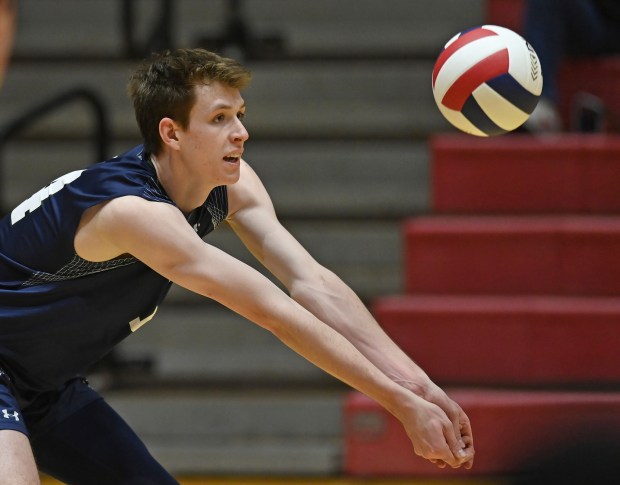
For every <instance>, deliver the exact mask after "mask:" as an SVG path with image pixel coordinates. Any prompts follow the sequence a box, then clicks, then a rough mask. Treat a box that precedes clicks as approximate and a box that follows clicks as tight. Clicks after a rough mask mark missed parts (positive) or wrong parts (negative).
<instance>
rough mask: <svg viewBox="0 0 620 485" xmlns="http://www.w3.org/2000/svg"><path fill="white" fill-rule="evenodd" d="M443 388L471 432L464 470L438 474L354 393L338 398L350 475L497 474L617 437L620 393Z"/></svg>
mask: <svg viewBox="0 0 620 485" xmlns="http://www.w3.org/2000/svg"><path fill="white" fill-rule="evenodd" d="M448 393H449V394H450V396H451V397H453V398H454V399H455V400H456V401H458V402H459V403H460V405H461V406H462V407H463V410H464V411H465V412H466V413H467V415H468V416H469V418H470V420H471V423H472V426H473V429H474V440H475V445H476V458H475V463H474V468H473V469H472V470H471V471H469V470H465V469H464V468H460V469H456V470H453V469H450V468H446V469H443V470H439V471H438V469H437V467H436V466H435V465H432V464H430V463H428V462H426V461H424V460H422V459H420V458H417V457H416V456H415V454H414V453H413V448H412V445H411V442H410V441H409V439H408V438H407V435H406V434H405V432H404V431H403V429H402V426H401V425H400V423H399V422H398V421H397V420H396V418H394V417H393V416H392V415H390V414H388V413H387V412H386V411H384V410H383V409H381V408H379V407H378V406H377V405H376V404H375V403H374V401H372V400H370V399H369V398H367V397H365V396H363V395H361V394H351V395H350V396H349V397H348V399H347V401H346V403H345V432H346V436H347V442H346V452H345V463H344V468H345V471H346V472H347V473H348V474H350V475H356V476H405V475H408V476H437V475H441V476H450V475H459V476H472V475H492V476H500V475H502V476H503V475H507V474H514V473H517V472H520V471H521V470H523V469H524V468H525V467H527V466H529V465H531V464H532V463H534V462H535V461H536V460H539V459H540V458H541V456H544V455H545V454H547V455H549V454H550V453H553V452H557V451H560V450H561V449H562V448H563V447H568V446H571V445H575V444H576V443H579V442H580V441H586V440H590V439H593V437H594V438H596V436H597V435H599V437H602V436H605V437H607V436H613V435H616V436H618V435H619V434H620V412H619V411H620V393H600V392H599V393H596V392H559V391H553V392H551V391H527V392H522V391H515V390H489V389H455V390H450V389H448ZM536 483H538V482H536ZM553 483H559V482H553ZM572 483H575V482H572ZM584 483H585V482H584ZM606 483H612V482H606Z"/></svg>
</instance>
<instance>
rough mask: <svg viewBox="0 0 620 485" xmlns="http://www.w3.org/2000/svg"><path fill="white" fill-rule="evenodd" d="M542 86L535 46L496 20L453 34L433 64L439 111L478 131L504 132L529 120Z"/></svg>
mask: <svg viewBox="0 0 620 485" xmlns="http://www.w3.org/2000/svg"><path fill="white" fill-rule="evenodd" d="M542 85H543V77H542V71H541V68H540V62H539V60H538V56H537V55H536V52H535V51H534V49H533V48H532V46H531V45H530V44H529V43H528V42H527V41H526V40H525V39H524V38H523V37H521V36H520V35H519V34H517V33H515V32H513V31H512V30H510V29H507V28H505V27H500V26H497V25H482V26H480V27H475V28H472V29H469V30H466V31H463V32H460V33H458V34H457V35H455V36H454V37H452V38H451V39H450V40H449V41H448V42H447V44H446V45H445V47H444V49H443V51H442V52H441V53H440V54H439V56H438V58H437V61H436V62H435V67H434V69H433V95H434V96H435V102H436V103H437V106H438V107H439V111H441V113H442V114H443V116H444V117H445V118H446V119H447V120H448V121H449V122H450V123H451V124H452V125H454V126H455V127H456V128H458V129H459V130H461V131H464V132H465V133H469V134H471V135H476V136H495V135H501V134H503V133H507V132H509V131H512V130H515V129H517V128H518V127H519V126H521V125H522V124H523V123H525V121H526V120H527V119H528V117H529V116H530V114H531V113H532V111H534V108H535V107H536V104H537V103H538V99H539V98H540V93H541V91H542Z"/></svg>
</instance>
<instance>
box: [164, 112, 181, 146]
mask: <svg viewBox="0 0 620 485" xmlns="http://www.w3.org/2000/svg"><path fill="white" fill-rule="evenodd" d="M179 129H180V126H179V125H178V124H177V123H176V122H175V121H174V120H173V119H172V118H162V119H161V120H160V121H159V136H160V137H161V139H162V141H163V142H164V145H166V146H168V147H170V148H172V149H173V150H178V148H179V139H178V138H177V131H178V130H179Z"/></svg>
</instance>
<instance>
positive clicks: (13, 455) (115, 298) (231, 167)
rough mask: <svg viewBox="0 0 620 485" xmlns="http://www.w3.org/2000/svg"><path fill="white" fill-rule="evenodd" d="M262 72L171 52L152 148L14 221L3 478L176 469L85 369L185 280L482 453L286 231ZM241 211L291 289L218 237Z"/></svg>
mask: <svg viewBox="0 0 620 485" xmlns="http://www.w3.org/2000/svg"><path fill="white" fill-rule="evenodd" d="M249 81H250V74H249V72H248V71H247V70H246V69H245V68H243V67H242V66H241V65H239V64H238V63H237V62H235V61H233V60H231V59H225V58H221V57H219V56H217V55H215V54H213V53H210V52H207V51H204V50H201V49H180V50H177V51H174V52H172V53H170V52H167V53H164V54H161V55H156V56H154V57H153V58H152V59H150V60H148V61H147V62H145V63H144V64H143V65H141V66H140V67H139V68H138V69H137V71H136V72H135V73H134V75H133V76H132V77H131V79H130V83H129V93H130V95H131V97H132V99H133V102H134V108H135V111H136V118H137V120H138V124H139V126H140V130H141V133H142V135H143V138H144V146H139V147H137V148H134V149H133V150H131V151H129V152H127V153H125V154H123V155H120V156H119V157H115V158H113V159H111V160H109V161H106V162H104V163H100V164H97V165H95V166H92V167H90V168H88V169H86V170H81V171H76V172H73V173H70V174H68V175H65V176H64V177H61V178H59V179H58V180H56V181H54V182H53V183H52V184H51V185H50V186H48V187H46V188H44V189H42V190H40V191H39V192H37V193H36V194H35V195H33V196H32V197H31V198H30V199H28V200H26V201H24V202H23V203H22V204H20V205H19V206H18V207H16V208H15V209H14V210H13V211H12V212H11V214H10V215H8V216H7V217H6V218H5V219H4V220H3V221H2V222H1V223H0V367H2V374H1V376H0V377H1V380H0V412H2V413H3V416H4V418H3V417H2V416H1V415H0V429H1V430H0V449H2V450H3V453H2V454H0V470H2V473H0V484H4V483H7V484H8V483H10V484H11V485H17V484H22V483H23V484H31V483H37V473H36V465H35V463H36V464H37V465H38V466H39V468H40V469H41V470H44V471H46V472H47V473H49V474H51V475H53V476H56V477H57V478H59V479H60V480H64V481H66V482H69V483H72V484H87V485H93V484H98V483H101V484H106V485H110V484H116V483H140V484H147V483H149V484H150V483H152V484H158V485H162V484H167V483H176V481H175V480H174V479H173V478H172V477H171V476H170V475H169V474H168V473H166V472H165V471H164V470H163V469H162V468H161V466H160V465H158V464H157V463H156V462H155V460H154V459H153V458H152V457H151V456H150V455H149V453H148V451H147V450H146V449H145V447H144V446H143V445H142V443H141V442H140V440H139V439H138V438H137V436H136V435H135V434H134V433H133V432H132V431H131V430H130V429H129V427H128V426H127V425H126V424H125V423H124V422H123V421H122V420H121V418H120V417H119V416H118V415H116V413H114V411H113V410H112V409H111V408H109V406H108V405H107V404H106V403H105V402H104V401H103V399H101V397H100V396H99V395H98V394H97V393H96V392H95V391H94V390H92V389H91V388H89V387H88V385H87V384H86V383H85V382H84V381H83V380H82V379H81V378H79V377H76V376H77V375H79V373H80V372H81V371H82V370H83V369H85V368H86V367H87V366H89V365H90V364H92V363H93V362H95V361H96V360H98V359H99V358H100V357H101V356H103V355H104V354H105V353H106V352H108V351H109V350H110V349H111V348H112V347H113V346H114V345H115V344H116V343H118V342H119V341H120V340H122V339H123V338H125V337H127V336H128V335H129V334H131V333H132V332H133V331H135V330H137V329H138V328H139V327H140V326H141V325H142V324H144V323H146V322H147V321H148V320H149V319H150V318H151V317H152V316H153V315H154V314H155V312H156V310H157V306H158V305H159V304H160V303H161V301H162V299H163V298H164V296H165V294H166V293H167V291H168V289H169V287H170V284H171V282H174V283H176V284H178V285H181V286H183V287H185V288H188V289H189V290H192V291H194V292H196V293H198V294H201V295H204V296H205V297H208V298H212V299H214V300H217V301H218V302H220V303H222V304H224V305H226V306H227V307H229V308H231V309H232V310H234V311H235V312H237V313H239V314H240V315H243V316H244V317H246V318H248V319H249V320H251V321H253V322H255V323H256V324H258V325H260V326H262V327H264V328H265V329H267V330H269V331H271V332H273V333H274V334H275V335H276V336H277V337H278V338H279V339H280V340H282V342H284V343H285V344H286V345H288V346H289V347H291V348H292V349H294V350H295V351H297V352H298V353H299V354H301V355H302V356H304V357H305V358H307V359H308V360H310V361H311V362H313V363H314V364H316V365H317V366H319V367H321V368H322V369H324V370H325V371H327V372H329V373H330V374H332V375H334V376H335V377H337V378H339V379H341V380H342V381H344V382H346V383H347V384H349V385H351V386H353V387H354V388H356V389H359V390H360V391H362V392H364V393H366V394H367V395H368V396H370V397H372V398H374V399H376V400H377V401H378V402H379V403H381V404H382V405H383V406H384V407H385V408H386V409H387V410H389V411H390V412H391V413H392V414H393V415H394V416H396V417H397V418H398V419H399V420H400V421H401V422H402V424H403V426H404V428H405V430H406V431H407V433H408V435H409V436H410V438H411V441H412V443H413V447H414V450H415V452H416V453H417V454H418V455H420V456H423V457H425V458H427V459H429V460H431V461H433V462H435V463H437V464H438V465H439V466H442V467H443V466H446V465H449V466H453V467H459V466H461V465H465V466H466V467H470V466H471V464H472V462H473V455H474V450H473V441H472V434H471V428H470V424H469V421H468V419H467V417H466V415H465V414H464V413H463V411H462V410H461V408H460V407H459V406H458V405H457V404H456V403H454V402H453V401H452V400H451V399H449V398H448V396H447V395H446V394H445V393H444V392H443V391H442V390H440V389H439V388H438V387H437V386H436V385H435V384H433V383H432V382H431V381H430V379H429V378H428V377H427V376H426V374H425V373H424V372H423V371H422V370H421V369H420V368H419V367H418V366H417V365H415V364H414V362H412V361H411V359H409V358H408V357H407V356H406V355H405V354H404V353H403V352H402V351H401V350H400V349H399V348H398V347H397V346H396V345H395V344H394V343H393V342H392V341H391V340H390V339H389V338H388V337H387V336H386V335H385V334H384V333H383V332H382V331H381V329H380V328H379V326H378V325H377V323H376V322H375V321H374V320H373V318H372V317H371V315H370V314H369V313H368V311H367V310H366V308H365V307H364V305H363V304H362V303H361V301H360V300H359V299H358V298H357V297H356V296H355V294H354V293H353V292H352V290H351V289H350V288H348V287H347V286H346V285H345V284H344V283H343V282H342V281H341V280H340V279H339V278H337V277H336V276H335V275H334V274H333V273H331V272H330V271H328V270H327V269H325V268H324V267H322V266H320V265H319V264H318V263H317V262H316V261H315V260H314V259H313V258H312V257H311V256H310V255H309V254H308V253H307V252H306V251H305V250H304V248H303V247H302V246H301V245H300V244H299V243H298V242H297V241H296V240H295V239H294V238H293V236H292V235H291V234H289V233H288V232H287V231H286V229H284V227H283V226H282V225H281V224H280V223H279V221H278V219H277V217H276V214H275V212H274V208H273V206H272V203H271V200H270V198H269V196H268V195H267V192H266V191H265V189H264V187H263V185H262V184H261V181H260V180H259V178H258V177H257V175H256V174H255V173H254V171H253V170H252V169H251V167H250V166H249V165H248V164H247V163H246V162H245V161H244V160H243V159H242V155H243V148H244V143H245V142H246V140H247V139H248V133H247V131H246V129H245V127H244V126H243V123H242V118H243V115H244V112H245V104H244V101H243V98H242V97H241V93H240V91H241V89H243V88H244V87H245V86H246V85H247V84H248V83H249ZM224 221H226V222H227V223H228V224H230V226H231V227H232V228H233V229H234V231H235V232H236V234H237V235H238V236H239V237H240V238H241V240H242V241H243V242H244V244H245V245H246V246H247V247H248V248H249V250H250V251H251V252H252V253H253V254H254V255H255V256H256V258H258V260H260V261H261V263H262V264H264V265H265V267H267V268H268V269H269V270H270V271H271V273H273V274H274V275H275V277H277V278H278V279H279V280H280V281H281V282H282V283H283V285H284V286H285V287H286V289H287V290H288V293H289V294H288V295H287V294H286V293H285V292H283V291H281V290H280V289H279V288H278V287H277V286H276V285H274V284H273V283H272V282H271V281H270V280H269V279H267V278H265V277H264V276H262V275H261V274H260V273H259V272H257V271H255V270H253V269H251V268H250V267H248V266H247V265H245V264H243V263H241V262H240V261H238V260H236V259H234V258H232V257H231V256H229V255H228V254H226V253H225V252H222V251H221V250H219V249H217V248H215V247H213V246H211V245H209V244H208V243H206V242H205V241H203V239H202V238H203V237H204V236H206V235H207V234H208V233H209V232H211V231H212V230H213V229H214V228H215V227H216V226H217V225H218V224H219V223H221V222H224ZM27 436H29V438H30V439H28V437H27ZM31 450H32V451H34V453H33V452H32V451H31Z"/></svg>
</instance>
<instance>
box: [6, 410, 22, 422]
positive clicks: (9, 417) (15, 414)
mask: <svg viewBox="0 0 620 485" xmlns="http://www.w3.org/2000/svg"><path fill="white" fill-rule="evenodd" d="M2 417H3V418H4V419H11V418H13V419H15V421H19V413H18V412H17V411H13V414H11V413H9V410H8V409H3V410H2Z"/></svg>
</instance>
